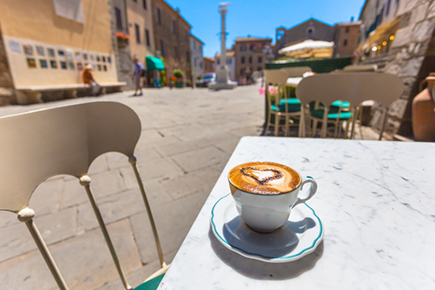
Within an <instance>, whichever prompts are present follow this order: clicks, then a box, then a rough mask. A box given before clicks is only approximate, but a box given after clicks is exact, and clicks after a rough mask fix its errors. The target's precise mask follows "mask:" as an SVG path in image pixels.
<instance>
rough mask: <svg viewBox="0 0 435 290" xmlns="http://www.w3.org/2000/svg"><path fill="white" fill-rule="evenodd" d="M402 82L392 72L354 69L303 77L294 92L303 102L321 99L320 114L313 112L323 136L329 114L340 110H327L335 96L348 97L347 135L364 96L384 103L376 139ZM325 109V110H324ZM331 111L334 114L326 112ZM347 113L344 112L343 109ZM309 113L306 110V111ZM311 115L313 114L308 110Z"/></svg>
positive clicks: (401, 89) (352, 129)
mask: <svg viewBox="0 0 435 290" xmlns="http://www.w3.org/2000/svg"><path fill="white" fill-rule="evenodd" d="M403 89H404V86H403V82H402V80H401V79H400V78H399V77H398V76H396V75H392V74H387V73H378V72H355V73H334V74H317V75H314V76H311V77H308V78H304V79H302V81H301V82H300V83H299V84H298V86H297V87H296V96H297V97H298V98H299V99H300V100H301V101H302V102H305V103H309V102H311V101H316V100H318V101H321V102H322V103H323V104H325V106H324V107H323V112H324V113H322V114H320V113H318V114H319V115H318V116H314V118H317V120H318V121H321V122H322V137H326V128H327V121H328V118H329V117H331V118H332V119H333V118H334V117H335V118H336V120H337V118H339V117H340V114H339V113H341V114H342V112H343V110H342V111H340V112H331V111H329V109H330V107H331V106H330V105H327V104H332V103H334V102H336V101H337V100H342V101H344V100H345V101H348V102H349V104H350V107H349V108H350V109H349V111H350V113H352V112H355V109H357V113H355V114H353V113H352V120H351V121H352V122H351V123H352V127H351V133H350V137H351V138H353V135H354V127H355V116H356V115H358V110H359V106H360V104H362V103H363V102H364V101H367V100H373V101H375V102H377V103H379V104H382V105H383V106H384V109H383V114H382V122H381V123H382V126H381V130H380V134H379V140H381V138H382V134H383V132H384V127H385V123H386V119H387V117H388V114H387V112H388V107H387V106H389V105H390V104H391V103H392V102H393V101H395V100H397V99H398V98H399V97H400V94H401V93H402V92H403ZM325 112H326V113H325ZM330 113H334V114H335V115H331V116H330V115H329V114H330ZM345 113H346V112H345ZM307 115H308V114H307ZM310 116H312V114H310Z"/></svg>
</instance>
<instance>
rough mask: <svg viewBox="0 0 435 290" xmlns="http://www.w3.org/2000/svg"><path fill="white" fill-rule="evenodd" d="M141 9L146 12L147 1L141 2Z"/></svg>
mask: <svg viewBox="0 0 435 290" xmlns="http://www.w3.org/2000/svg"><path fill="white" fill-rule="evenodd" d="M142 4H143V9H145V10H147V0H143V1H142Z"/></svg>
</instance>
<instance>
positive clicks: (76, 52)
mask: <svg viewBox="0 0 435 290" xmlns="http://www.w3.org/2000/svg"><path fill="white" fill-rule="evenodd" d="M74 56H75V58H76V60H81V59H82V53H81V52H80V51H77V50H76V51H74Z"/></svg>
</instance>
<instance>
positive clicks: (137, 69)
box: [131, 57, 145, 96]
mask: <svg viewBox="0 0 435 290" xmlns="http://www.w3.org/2000/svg"><path fill="white" fill-rule="evenodd" d="M133 62H134V75H133V76H132V77H131V78H132V80H134V83H135V85H136V89H135V90H134V94H133V96H142V95H143V94H142V82H141V81H142V80H141V78H142V77H143V76H145V68H144V66H143V65H142V63H141V62H140V61H139V60H138V59H137V57H134V58H133ZM138 91H139V94H138V93H137V92H138Z"/></svg>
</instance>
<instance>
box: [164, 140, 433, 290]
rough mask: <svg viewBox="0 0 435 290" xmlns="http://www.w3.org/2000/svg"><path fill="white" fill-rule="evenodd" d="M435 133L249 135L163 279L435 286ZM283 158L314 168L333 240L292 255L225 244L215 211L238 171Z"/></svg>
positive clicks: (197, 283)
mask: <svg viewBox="0 0 435 290" xmlns="http://www.w3.org/2000/svg"><path fill="white" fill-rule="evenodd" d="M434 153H435V143H414V142H409V143H407V142H379V141H356V140H328V139H296V138H295V139H293V138H273V137H269V138H268V137H244V138H242V140H241V141H240V143H239V145H238V146H237V148H236V149H235V151H234V153H233V155H232V157H231V158H230V160H229V161H228V164H227V166H226V167H225V169H224V170H223V172H222V174H221V176H220V178H219V179H218V181H217V183H216V185H215V187H214V188H213V190H212V192H211V194H210V196H209V198H208V199H207V201H206V203H205V204H204V207H203V208H202V210H201V212H200V213H199V215H198V217H197V219H196V221H195V223H194V224H193V226H192V228H191V230H190V232H189V233H188V235H187V237H186V239H185V241H184V242H183V244H182V246H181V248H180V249H179V251H178V253H177V255H176V256H175V258H174V260H173V262H172V265H171V267H170V268H169V271H168V272H167V274H166V276H165V278H164V279H163V281H162V283H161V285H160V286H159V289H176V290H181V289H189V290H190V289H275V290H277V289H346V290H349V289H394V290H397V289H420V290H422V289H435V270H434V265H435V248H434V245H435V242H434V240H435V154H434ZM255 160H261V161H266V160H267V161H275V162H280V163H283V164H287V165H289V166H291V167H294V168H295V169H297V170H299V171H300V172H301V173H302V174H305V175H311V176H313V177H314V178H315V179H316V181H317V183H318V185H319V190H318V192H317V194H316V196H314V197H313V198H312V199H311V200H310V201H309V202H308V204H309V205H310V206H311V207H312V208H313V209H314V210H315V211H316V213H317V214H318V216H319V217H320V219H321V220H322V223H323V226H324V229H325V233H324V238H323V242H322V243H321V244H320V245H319V247H318V248H317V249H316V250H315V251H314V252H313V253H312V254H310V255H308V256H306V257H304V258H302V259H300V260H298V261H295V262H291V263H285V264H268V263H264V262H260V261H255V260H251V259H247V258H244V257H242V256H240V255H238V254H236V253H233V252H232V251H230V250H228V249H226V248H225V247H223V246H222V245H221V244H220V243H219V242H218V241H217V239H216V238H215V236H214V235H213V233H212V232H211V229H210V212H211V209H212V207H213V205H214V204H215V203H216V201H218V200H219V198H221V197H222V196H224V195H226V194H228V192H229V188H228V184H227V181H226V176H227V174H228V171H229V170H230V169H231V168H232V167H234V166H235V165H237V164H240V163H243V162H247V161H255Z"/></svg>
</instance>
